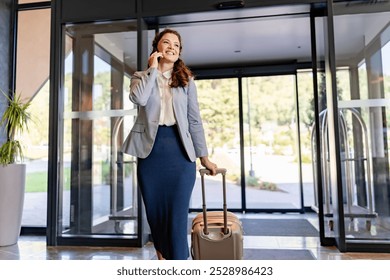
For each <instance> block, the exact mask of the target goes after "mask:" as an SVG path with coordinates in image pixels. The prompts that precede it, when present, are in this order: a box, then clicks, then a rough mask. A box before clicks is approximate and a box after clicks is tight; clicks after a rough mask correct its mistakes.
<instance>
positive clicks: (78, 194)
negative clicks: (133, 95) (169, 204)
mask: <svg viewBox="0 0 390 280" xmlns="http://www.w3.org/2000/svg"><path fill="white" fill-rule="evenodd" d="M136 32H137V28H136V23H135V22H120V23H115V24H113V23H110V24H104V23H100V24H80V25H69V26H67V27H66V38H65V39H66V41H65V53H64V66H65V68H64V78H63V80H64V99H63V111H64V113H63V120H62V123H61V127H62V131H63V134H62V135H63V137H62V142H61V151H62V154H61V156H60V157H61V166H62V168H61V178H62V180H61V187H62V196H61V198H62V201H61V204H62V213H61V217H62V218H61V219H60V228H61V229H62V230H61V232H62V234H63V235H66V236H71V235H91V234H94V235H99V234H100V235H109V234H115V235H128V236H130V237H137V234H138V227H137V215H138V206H137V191H136V187H137V186H136V183H135V182H136V179H135V174H136V172H135V159H134V158H132V157H130V156H127V155H125V156H124V155H123V153H121V152H120V147H121V143H123V141H124V137H125V136H126V135H127V133H128V131H129V130H130V128H131V127H132V124H133V119H134V116H135V115H136V113H137V110H136V108H135V107H134V106H133V104H132V103H130V102H129V101H128V95H129V88H128V86H129V84H130V77H131V75H132V74H133V73H134V71H135V70H136V68H137V67H136V59H135V58H136V53H137V47H136V43H137V42H136V38H137V36H136Z"/></svg>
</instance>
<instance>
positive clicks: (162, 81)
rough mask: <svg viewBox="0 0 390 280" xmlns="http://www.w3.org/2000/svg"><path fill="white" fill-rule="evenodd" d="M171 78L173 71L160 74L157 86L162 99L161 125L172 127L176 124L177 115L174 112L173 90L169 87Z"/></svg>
mask: <svg viewBox="0 0 390 280" xmlns="http://www.w3.org/2000/svg"><path fill="white" fill-rule="evenodd" d="M171 76H172V70H168V71H165V72H164V73H161V72H158V76H157V84H158V88H159V90H160V97H161V111H160V121H159V125H166V126H171V125H174V124H175V123H176V119H175V114H174V112H173V98H172V88H171V87H170V86H169V82H170V81H171Z"/></svg>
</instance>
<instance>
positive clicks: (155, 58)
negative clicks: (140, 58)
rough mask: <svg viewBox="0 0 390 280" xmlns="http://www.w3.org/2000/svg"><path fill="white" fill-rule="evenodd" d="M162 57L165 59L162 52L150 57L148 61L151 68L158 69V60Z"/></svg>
mask: <svg viewBox="0 0 390 280" xmlns="http://www.w3.org/2000/svg"><path fill="white" fill-rule="evenodd" d="M160 57H163V55H162V53H161V52H157V51H155V52H154V53H152V54H151V55H150V57H149V60H148V64H149V67H153V68H157V66H158V59H159V58H160Z"/></svg>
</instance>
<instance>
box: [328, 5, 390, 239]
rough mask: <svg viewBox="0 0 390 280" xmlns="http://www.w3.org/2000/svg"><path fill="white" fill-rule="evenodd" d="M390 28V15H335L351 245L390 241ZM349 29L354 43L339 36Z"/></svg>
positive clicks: (345, 198)
mask: <svg viewBox="0 0 390 280" xmlns="http://www.w3.org/2000/svg"><path fill="white" fill-rule="evenodd" d="M341 9H342V7H341V6H338V5H336V6H335V13H337V12H339V10H341ZM385 10H386V9H385ZM387 10H389V8H388V9H387ZM344 12H345V11H344ZM389 24H390V12H389V11H388V12H377V13H367V14H362V13H359V14H348V15H346V14H344V15H337V16H335V17H334V25H335V30H336V32H335V51H336V53H335V54H336V64H337V67H338V69H344V70H343V71H342V70H338V71H337V84H338V86H337V91H338V93H337V95H338V110H339V131H340V136H339V139H340V159H341V171H342V172H341V175H342V192H343V210H344V211H343V212H344V217H343V218H344V221H345V235H346V242H347V244H348V242H356V240H360V241H362V240H363V239H364V243H369V241H370V240H372V241H374V240H375V241H378V240H390V201H389V196H388V194H389V193H390V184H389V182H390V175H389V166H390V165H389V136H390V135H389V127H390V125H389V121H390V113H389V108H390V99H389V85H388V83H387V84H386V81H388V79H389V76H390V71H389V62H388V61H389V60H388V58H389V56H390V54H389V51H390V48H389V47H388V46H389V44H390V43H389V42H390V26H389ZM345 26H354V28H352V29H350V36H351V37H353V40H354V43H353V45H352V44H351V42H350V41H346V40H345V37H344V35H343V34H341V33H340V32H337V30H339V29H340V28H341V27H345ZM359 26H361V28H359ZM338 27H340V28H338ZM357 27H358V28H357ZM363 27H364V28H363ZM386 58H387V60H386ZM343 83H346V85H344V86H343Z"/></svg>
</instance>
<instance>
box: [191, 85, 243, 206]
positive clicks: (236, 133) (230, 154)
mask: <svg viewBox="0 0 390 280" xmlns="http://www.w3.org/2000/svg"><path fill="white" fill-rule="evenodd" d="M196 85H197V89H198V99H199V107H200V113H201V116H202V120H203V124H204V128H205V132H206V141H207V145H208V149H209V154H210V155H209V157H210V158H211V159H212V160H213V161H214V162H215V163H217V164H218V166H219V167H224V168H226V169H227V171H228V172H227V175H226V178H227V201H228V202H227V204H228V207H229V208H239V209H240V208H241V162H240V127H239V109H238V108H239V104H238V79H237V78H232V79H212V80H197V81H196ZM205 183H206V185H207V186H208V187H207V188H206V199H207V207H208V208H222V183H221V177H220V176H217V177H211V176H210V177H206V180H205ZM200 186H201V185H200V180H199V175H198V178H197V181H196V183H195V187H194V191H193V193H192V199H191V203H190V208H198V209H199V208H202V196H201V188H200Z"/></svg>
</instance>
